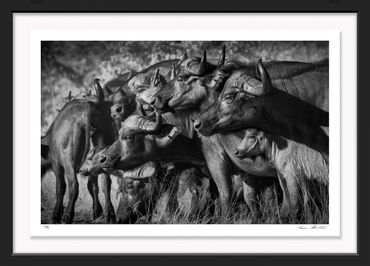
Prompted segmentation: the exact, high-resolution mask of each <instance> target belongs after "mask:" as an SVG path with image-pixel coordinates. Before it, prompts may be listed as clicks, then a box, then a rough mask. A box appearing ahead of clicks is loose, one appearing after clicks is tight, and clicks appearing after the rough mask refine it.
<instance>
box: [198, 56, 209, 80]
mask: <svg viewBox="0 0 370 266" xmlns="http://www.w3.org/2000/svg"><path fill="white" fill-rule="evenodd" d="M206 67H207V51H204V52H203V57H202V59H201V60H200V65H199V69H198V75H202V74H203V73H204V72H205V71H206Z"/></svg>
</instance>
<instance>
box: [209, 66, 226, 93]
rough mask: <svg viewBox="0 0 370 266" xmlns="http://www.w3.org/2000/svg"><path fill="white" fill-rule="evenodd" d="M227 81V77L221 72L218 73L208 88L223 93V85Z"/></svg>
mask: <svg viewBox="0 0 370 266" xmlns="http://www.w3.org/2000/svg"><path fill="white" fill-rule="evenodd" d="M224 80H225V75H224V73H223V72H221V71H216V73H215V74H214V75H213V77H212V79H211V80H210V81H209V83H208V87H209V88H210V89H213V90H216V91H221V90H222V89H223V86H221V84H222V83H223V82H224Z"/></svg>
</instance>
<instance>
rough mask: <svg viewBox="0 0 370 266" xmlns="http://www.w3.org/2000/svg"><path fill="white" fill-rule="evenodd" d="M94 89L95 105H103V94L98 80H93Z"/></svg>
mask: <svg viewBox="0 0 370 266" xmlns="http://www.w3.org/2000/svg"><path fill="white" fill-rule="evenodd" d="M94 87H95V93H96V103H98V104H99V103H103V102H104V92H103V88H102V87H101V85H100V83H99V79H94Z"/></svg>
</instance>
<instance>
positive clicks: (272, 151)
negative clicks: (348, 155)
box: [235, 128, 329, 218]
mask: <svg viewBox="0 0 370 266" xmlns="http://www.w3.org/2000/svg"><path fill="white" fill-rule="evenodd" d="M235 154H236V155H237V156H238V157H246V156H248V157H255V156H264V157H266V158H267V160H269V161H270V162H271V163H272V164H273V165H274V166H275V167H276V169H277V173H278V178H279V181H280V184H281V187H282V189H283V192H284V198H283V203H282V206H281V215H282V216H283V217H287V216H289V215H290V216H292V217H293V218H295V217H296V214H297V211H298V206H299V205H298V203H299V198H300V191H301V193H302V194H303V200H304V201H303V204H304V206H305V207H306V206H307V203H308V198H309V195H308V193H309V191H308V189H307V181H317V182H319V183H321V184H323V185H325V186H327V185H328V182H329V165H328V164H327V162H326V160H325V156H323V155H322V153H320V152H318V151H316V150H314V149H312V148H310V147H308V146H306V145H304V144H301V143H298V142H296V141H293V140H289V139H286V138H283V137H279V136H274V135H270V134H267V133H265V132H263V131H260V130H257V129H253V128H251V129H247V131H246V133H245V136H244V139H243V141H242V142H241V143H240V145H239V146H238V147H237V150H236V152H235Z"/></svg>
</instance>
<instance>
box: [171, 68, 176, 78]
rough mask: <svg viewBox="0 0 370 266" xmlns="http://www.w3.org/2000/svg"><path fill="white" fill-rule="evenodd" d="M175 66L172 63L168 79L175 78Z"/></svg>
mask: <svg viewBox="0 0 370 266" xmlns="http://www.w3.org/2000/svg"><path fill="white" fill-rule="evenodd" d="M175 76H176V75H175V66H174V65H172V68H171V77H170V79H171V80H173V79H174V78H175Z"/></svg>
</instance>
